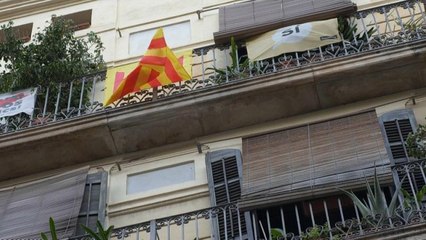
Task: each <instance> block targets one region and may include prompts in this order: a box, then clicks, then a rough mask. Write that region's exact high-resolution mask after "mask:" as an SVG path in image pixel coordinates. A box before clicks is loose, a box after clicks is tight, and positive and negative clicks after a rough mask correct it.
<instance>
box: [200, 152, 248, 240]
mask: <svg viewBox="0 0 426 240" xmlns="http://www.w3.org/2000/svg"><path fill="white" fill-rule="evenodd" d="M206 165H207V175H208V182H209V190H210V199H211V203H212V205H213V206H220V205H224V204H227V203H232V202H236V201H238V200H239V199H240V198H241V174H242V169H241V153H240V151H239V150H222V151H215V152H209V153H207V156H206ZM225 218H226V225H227V227H226V230H227V232H226V233H225V220H224V219H225ZM249 219H250V214H249V213H244V215H243V214H241V216H240V224H241V230H242V233H243V236H246V237H247V232H251V231H248V229H247V224H246V223H247V222H249ZM247 220H248V221H247ZM215 228H216V229H215V231H216V234H217V236H219V239H225V234H226V235H227V236H228V237H229V238H237V237H238V236H239V222H238V215H237V214H235V213H231V212H229V214H227V216H226V217H224V213H223V212H219V214H218V216H217V222H216V226H215ZM250 239H251V238H250Z"/></svg>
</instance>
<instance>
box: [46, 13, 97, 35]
mask: <svg viewBox="0 0 426 240" xmlns="http://www.w3.org/2000/svg"><path fill="white" fill-rule="evenodd" d="M59 17H60V18H64V19H68V20H71V21H72V22H73V27H74V30H75V31H78V30H83V29H87V28H89V27H90V26H91V25H92V9H89V10H85V11H81V12H76V13H71V14H67V15H62V16H59ZM55 18H56V17H53V19H52V20H53V21H54V20H55Z"/></svg>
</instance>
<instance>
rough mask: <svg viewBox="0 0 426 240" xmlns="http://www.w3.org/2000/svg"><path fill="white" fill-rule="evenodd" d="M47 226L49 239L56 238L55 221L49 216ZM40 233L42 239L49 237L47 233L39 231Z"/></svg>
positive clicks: (46, 239)
mask: <svg viewBox="0 0 426 240" xmlns="http://www.w3.org/2000/svg"><path fill="white" fill-rule="evenodd" d="M49 228H50V236H51V240H58V235H57V233H56V227H55V222H54V221H53V218H49ZM40 235H41V238H42V239H43V240H49V238H47V235H46V234H45V233H41V234H40Z"/></svg>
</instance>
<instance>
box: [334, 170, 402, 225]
mask: <svg viewBox="0 0 426 240" xmlns="http://www.w3.org/2000/svg"><path fill="white" fill-rule="evenodd" d="M403 181H404V179H402V180H401V182H400V183H399V185H398V186H397V188H396V191H395V193H394V194H393V196H392V200H391V202H390V203H389V205H387V202H386V198H385V194H384V193H383V191H382V188H381V186H380V182H379V178H378V177H377V171H376V169H374V178H373V189H372V188H371V186H370V183H369V182H368V181H367V180H366V188H367V199H368V202H369V203H370V204H368V203H367V202H366V201H365V200H364V199H363V200H361V199H359V198H358V196H356V195H355V194H354V193H353V192H348V191H346V190H343V189H341V191H343V192H344V193H345V194H346V195H347V196H348V197H349V198H350V199H351V200H352V201H353V202H354V204H355V205H356V207H357V208H358V210H359V211H360V213H361V215H362V216H363V217H364V218H366V217H368V216H373V217H375V216H376V215H380V216H381V219H383V218H384V217H391V216H392V215H394V214H395V210H396V207H397V205H396V203H397V200H398V194H399V190H400V189H401V185H402V182H403Z"/></svg>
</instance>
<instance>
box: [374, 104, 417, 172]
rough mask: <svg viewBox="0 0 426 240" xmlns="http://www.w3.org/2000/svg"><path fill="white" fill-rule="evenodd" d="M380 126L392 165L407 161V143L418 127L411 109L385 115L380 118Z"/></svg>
mask: <svg viewBox="0 0 426 240" xmlns="http://www.w3.org/2000/svg"><path fill="white" fill-rule="evenodd" d="M380 126H381V130H382V133H383V136H384V139H385V143H386V148H387V152H388V155H389V158H390V159H391V161H392V163H394V164H395V163H401V162H405V161H407V160H408V158H409V157H408V152H407V149H406V147H405V141H406V140H407V137H408V134H409V133H410V132H412V131H413V129H414V128H415V126H416V120H415V118H414V113H413V112H412V111H411V110H409V109H404V110H397V111H393V112H389V113H385V114H383V115H382V116H381V117H380Z"/></svg>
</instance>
